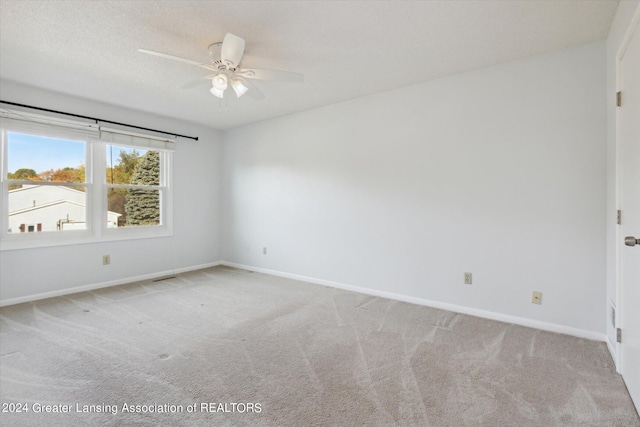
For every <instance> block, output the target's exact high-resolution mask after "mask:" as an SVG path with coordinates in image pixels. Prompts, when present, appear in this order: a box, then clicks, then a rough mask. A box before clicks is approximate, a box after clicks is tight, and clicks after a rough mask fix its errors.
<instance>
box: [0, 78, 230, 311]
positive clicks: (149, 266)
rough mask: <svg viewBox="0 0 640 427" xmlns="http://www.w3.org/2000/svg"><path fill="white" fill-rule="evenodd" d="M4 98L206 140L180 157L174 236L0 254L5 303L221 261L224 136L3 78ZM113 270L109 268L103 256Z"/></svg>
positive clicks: (185, 145) (181, 146)
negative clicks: (222, 145)
mask: <svg viewBox="0 0 640 427" xmlns="http://www.w3.org/2000/svg"><path fill="white" fill-rule="evenodd" d="M0 92H1V93H2V99H3V100H7V101H13V102H19V103H24V104H29V105H36V106H40V107H45V108H50V109H56V110H61V111H66V112H71V113H76V114H82V115H87V116H95V117H100V118H104V119H108V120H113V121H119V122H124V123H130V124H135V125H138V126H143V127H149V128H157V129H161V130H167V131H170V132H176V133H180V134H185V135H193V136H199V137H200V139H199V140H198V141H193V140H190V139H178V142H177V143H176V151H175V154H174V159H173V160H174V174H173V184H174V207H173V216H174V227H173V231H174V233H173V236H172V237H166V238H154V239H139V240H129V241H119V242H108V243H107V242H105V243H91V244H84V245H67V246H57V247H50V248H39V249H27V250H12V251H3V252H1V253H0V300H1V301H2V302H7V301H11V300H14V301H15V300H22V299H23V298H25V299H26V298H28V297H29V296H37V295H39V294H46V293H58V292H63V291H64V290H68V289H72V288H77V287H81V286H92V285H96V284H101V283H111V282H117V281H119V280H127V279H129V278H132V277H137V276H145V275H155V274H158V273H159V272H166V271H171V270H172V269H185V268H189V267H193V266H198V265H203V264H210V263H213V262H216V261H218V260H219V259H220V252H219V250H220V223H221V219H220V197H221V196H220V179H219V177H220V173H221V172H220V167H221V164H220V158H221V133H220V132H218V131H215V130H211V129H207V128H203V127H201V126H198V125H194V124H190V123H186V122H181V121H177V120H172V119H168V118H166V117H159V116H152V115H149V114H144V113H141V112H138V111H133V110H127V109H124V108H119V107H114V106H111V105H106V104H100V103H97V102H92V101H90V100H86V99H80V98H75V97H70V96H65V95H61V94H57V93H53V92H47V91H43V90H40V89H36V88H32V87H27V86H23V85H20V84H17V83H14V82H9V81H1V82H0ZM106 254H110V255H111V265H109V266H103V265H102V255H106Z"/></svg>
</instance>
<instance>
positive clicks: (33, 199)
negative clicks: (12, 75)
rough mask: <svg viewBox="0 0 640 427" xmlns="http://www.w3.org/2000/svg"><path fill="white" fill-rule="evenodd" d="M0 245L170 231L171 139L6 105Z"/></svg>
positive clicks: (34, 244) (1, 124) (1, 126)
mask: <svg viewBox="0 0 640 427" xmlns="http://www.w3.org/2000/svg"><path fill="white" fill-rule="evenodd" d="M1 117H2V118H1V122H0V130H1V132H2V151H1V154H2V163H1V165H2V173H1V174H0V177H1V181H2V204H1V205H0V207H1V211H2V226H3V228H2V233H0V239H1V240H0V249H2V250H5V249H17V248H25V247H37V246H50V245H57V244H69V243H82V242H87V241H101V240H118V239H131V238H143V237H158V236H166V235H170V234H171V196H172V195H171V185H170V182H169V178H170V176H171V174H170V170H171V160H172V159H171V158H172V151H173V143H172V141H169V140H167V139H159V138H157V137H151V136H147V135H140V134H135V133H130V132H124V131H121V130H116V129H105V128H102V127H98V126H97V125H94V124H85V123H77V122H70V121H60V120H58V119H52V118H43V117H42V116H36V115H31V114H29V115H26V114H24V113H21V112H20V113H16V112H7V111H6V110H2V112H1Z"/></svg>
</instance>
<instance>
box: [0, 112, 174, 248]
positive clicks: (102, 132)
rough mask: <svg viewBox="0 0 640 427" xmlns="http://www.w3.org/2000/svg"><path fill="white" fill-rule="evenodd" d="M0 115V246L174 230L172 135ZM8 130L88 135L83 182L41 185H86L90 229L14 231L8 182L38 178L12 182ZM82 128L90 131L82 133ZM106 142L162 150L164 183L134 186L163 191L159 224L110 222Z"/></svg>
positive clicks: (59, 135)
mask: <svg viewBox="0 0 640 427" xmlns="http://www.w3.org/2000/svg"><path fill="white" fill-rule="evenodd" d="M0 118H2V122H1V123H0V134H1V147H0V149H1V151H0V156H1V157H2V162H0V181H1V191H2V197H1V198H0V215H2V218H1V223H2V230H0V251H5V250H15V249H27V248H38V247H47V246H59V245H72V244H83V243H93V242H104V241H116V240H128V239H143V238H156V237H166V236H172V235H173V194H172V193H173V185H172V175H173V174H172V167H173V142H174V141H173V140H171V139H168V138H166V137H157V136H153V135H145V134H139V133H132V132H127V131H126V130H123V129H106V128H101V127H99V126H97V125H95V124H93V123H82V122H76V121H70V120H61V119H57V118H52V117H48V116H40V115H35V114H30V113H24V112H16V111H12V110H5V109H2V110H1V111H0ZM16 118H17V119H16ZM79 129H80V130H79ZM8 132H16V133H23V134H30V135H38V136H45V137H53V138H62V139H69V140H74V141H84V142H85V143H86V150H85V183H58V182H44V181H43V182H40V181H39V182H38V185H53V186H67V187H85V188H86V199H85V202H86V205H85V215H86V219H85V220H86V224H87V228H86V230H67V231H59V232H40V233H35V232H34V233H26V232H25V233H17V232H15V230H13V232H12V233H9V232H8V228H9V184H10V183H11V184H26V185H33V184H34V183H33V182H32V181H13V180H12V181H10V182H9V180H8V179H7V173H8V172H9V171H8V169H7V166H8V158H7V149H8V141H7V133H8ZM83 133H84V134H86V136H84V137H79V136H78V135H79V134H80V135H82V134H83ZM114 140H115V141H114ZM107 145H117V146H124V147H131V148H138V149H143V150H149V151H158V152H160V185H159V186H144V185H143V186H135V187H136V188H145V189H153V190H159V191H160V195H161V197H160V224H159V225H149V226H131V227H118V228H108V226H107V219H108V213H107V212H108V202H107V189H108V188H110V187H111V184H108V183H107V182H106V168H107V159H106V146H107ZM114 187H118V185H114ZM122 187H127V188H130V187H131V186H129V185H123V186H122Z"/></svg>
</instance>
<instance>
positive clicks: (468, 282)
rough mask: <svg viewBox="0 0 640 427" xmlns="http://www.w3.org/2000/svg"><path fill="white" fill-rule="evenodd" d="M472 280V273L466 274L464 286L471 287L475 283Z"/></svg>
mask: <svg viewBox="0 0 640 427" xmlns="http://www.w3.org/2000/svg"><path fill="white" fill-rule="evenodd" d="M472 279H473V278H472V276H471V273H464V284H465V285H470V284H471V283H472V282H473V280H472Z"/></svg>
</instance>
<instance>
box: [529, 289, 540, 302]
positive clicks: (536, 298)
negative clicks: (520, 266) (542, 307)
mask: <svg viewBox="0 0 640 427" xmlns="http://www.w3.org/2000/svg"><path fill="white" fill-rule="evenodd" d="M531 303H532V304H542V292H540V291H533V294H531Z"/></svg>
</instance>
